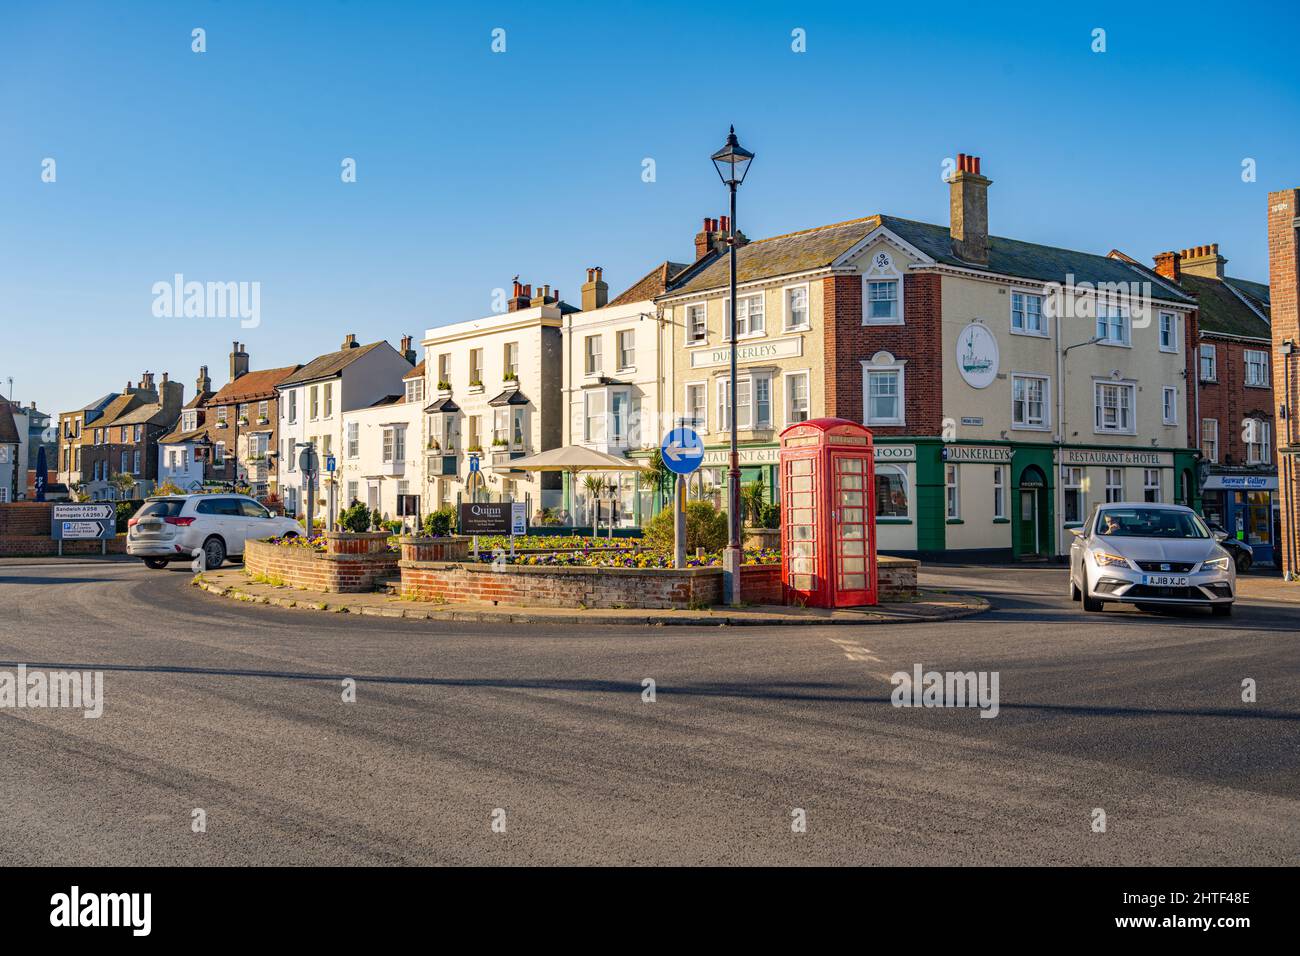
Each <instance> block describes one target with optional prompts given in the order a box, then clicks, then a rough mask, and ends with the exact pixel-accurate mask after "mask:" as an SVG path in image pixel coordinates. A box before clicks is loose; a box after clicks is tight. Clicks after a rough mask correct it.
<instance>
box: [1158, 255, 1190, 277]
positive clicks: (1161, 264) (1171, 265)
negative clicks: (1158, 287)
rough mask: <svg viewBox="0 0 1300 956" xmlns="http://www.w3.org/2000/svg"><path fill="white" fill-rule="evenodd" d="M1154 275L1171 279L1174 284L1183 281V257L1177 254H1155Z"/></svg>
mask: <svg viewBox="0 0 1300 956" xmlns="http://www.w3.org/2000/svg"><path fill="white" fill-rule="evenodd" d="M1153 261H1154V262H1155V264H1156V274H1157V275H1162V276H1164V277H1165V278H1166V279H1172V280H1173V281H1175V282H1181V281H1183V270H1182V266H1181V263H1182V261H1183V257H1182V255H1181V254H1179V253H1177V252H1157V253H1156V256H1155V259H1154V260H1153Z"/></svg>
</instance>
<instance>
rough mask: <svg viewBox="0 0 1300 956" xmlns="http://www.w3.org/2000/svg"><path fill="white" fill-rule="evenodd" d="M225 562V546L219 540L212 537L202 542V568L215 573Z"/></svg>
mask: <svg viewBox="0 0 1300 956" xmlns="http://www.w3.org/2000/svg"><path fill="white" fill-rule="evenodd" d="M225 560H226V545H225V542H224V541H222V540H221V539H220V538H218V537H216V536H215V535H213V536H212V537H211V538H208V540H207V541H204V542H203V566H204V568H206V569H207V570H209V571H215V570H216V569H217V568H219V567H221V565H222V564H223V563H224V562H225Z"/></svg>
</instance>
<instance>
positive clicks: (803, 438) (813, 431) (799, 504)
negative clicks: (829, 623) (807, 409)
mask: <svg viewBox="0 0 1300 956" xmlns="http://www.w3.org/2000/svg"><path fill="white" fill-rule="evenodd" d="M779 461H780V469H781V484H780V488H781V583H782V585H783V591H784V594H785V602H786V603H787V604H794V603H802V604H806V605H809V606H811V607H860V606H862V605H864V604H875V603H877V591H876V509H875V505H874V494H875V486H876V466H875V460H874V457H873V451H872V445H871V432H870V431H868V430H867V429H866V428H863V427H862V426H861V425H859V424H857V423H855V422H850V421H845V420H844V419H842V418H814V419H812V420H811V421H807V422H800V423H799V424H797V425H791V426H790V427H789V428H787V429H786V430H785V431H783V432H781V451H780V456H779Z"/></svg>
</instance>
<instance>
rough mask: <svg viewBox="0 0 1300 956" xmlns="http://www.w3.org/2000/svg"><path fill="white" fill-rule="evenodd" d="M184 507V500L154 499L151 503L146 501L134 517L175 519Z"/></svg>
mask: <svg viewBox="0 0 1300 956" xmlns="http://www.w3.org/2000/svg"><path fill="white" fill-rule="evenodd" d="M184 507H185V499H184V498H155V499H154V500H152V501H146V502H145V503H144V507H142V508H141V509H140V512H139V513H138V514H137V515H136V517H137V518H149V517H154V518H175V517H176V516H177V515H178V514H180V513H181V509H182V508H184Z"/></svg>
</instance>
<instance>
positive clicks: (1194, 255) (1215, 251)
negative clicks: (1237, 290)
mask: <svg viewBox="0 0 1300 956" xmlns="http://www.w3.org/2000/svg"><path fill="white" fill-rule="evenodd" d="M1179 257H1180V258H1181V260H1182V262H1181V267H1182V271H1183V272H1186V273H1187V274H1188V275H1194V276H1204V277H1205V278H1207V279H1222V278H1223V264H1224V263H1225V262H1227V261H1228V260H1227V259H1225V258H1223V256H1221V255H1219V244H1218V243H1217V242H1214V243H1211V244H1210V245H1208V246H1193V247H1192V248H1190V249H1184V250H1183V251H1182V252H1181V253H1179Z"/></svg>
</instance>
